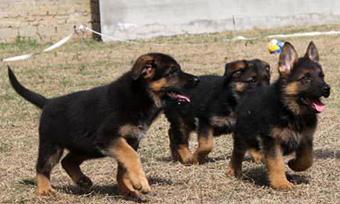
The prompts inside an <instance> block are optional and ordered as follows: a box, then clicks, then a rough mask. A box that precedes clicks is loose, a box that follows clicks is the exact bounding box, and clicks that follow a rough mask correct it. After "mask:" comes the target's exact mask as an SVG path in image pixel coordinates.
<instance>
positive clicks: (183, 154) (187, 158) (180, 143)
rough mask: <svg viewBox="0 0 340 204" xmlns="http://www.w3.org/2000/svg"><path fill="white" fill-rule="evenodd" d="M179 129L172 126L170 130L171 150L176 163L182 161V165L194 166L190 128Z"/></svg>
mask: <svg viewBox="0 0 340 204" xmlns="http://www.w3.org/2000/svg"><path fill="white" fill-rule="evenodd" d="M182 126H183V127H181V128H180V127H177V126H173V125H171V127H170V129H169V139H170V150H171V155H172V158H173V160H174V161H180V162H181V163H182V164H185V165H190V164H192V154H191V152H190V149H189V135H190V131H189V130H188V128H186V127H184V124H182Z"/></svg>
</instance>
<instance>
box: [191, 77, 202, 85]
mask: <svg viewBox="0 0 340 204" xmlns="http://www.w3.org/2000/svg"><path fill="white" fill-rule="evenodd" d="M192 82H193V84H194V86H196V85H197V84H198V83H199V82H200V79H199V78H198V77H194V78H193V79H192Z"/></svg>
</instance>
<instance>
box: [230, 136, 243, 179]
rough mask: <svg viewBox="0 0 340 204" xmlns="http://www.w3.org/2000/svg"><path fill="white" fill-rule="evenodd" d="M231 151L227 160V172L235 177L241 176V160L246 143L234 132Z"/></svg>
mask: <svg viewBox="0 0 340 204" xmlns="http://www.w3.org/2000/svg"><path fill="white" fill-rule="evenodd" d="M233 138H234V144H233V151H232V155H231V160H230V162H229V166H228V170H227V174H228V176H235V177H237V178H239V177H241V176H242V162H243V159H244V156H245V154H246V151H247V148H246V145H245V144H244V143H243V142H242V141H241V140H240V139H239V138H238V137H237V136H236V135H235V134H234V135H233Z"/></svg>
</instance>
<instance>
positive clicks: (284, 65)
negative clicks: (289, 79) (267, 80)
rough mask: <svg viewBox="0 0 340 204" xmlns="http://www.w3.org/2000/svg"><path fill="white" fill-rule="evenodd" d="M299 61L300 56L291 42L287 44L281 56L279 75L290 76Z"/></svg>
mask: <svg viewBox="0 0 340 204" xmlns="http://www.w3.org/2000/svg"><path fill="white" fill-rule="evenodd" d="M297 60H298V54H297V52H296V50H295V48H294V46H293V45H292V44H290V43H289V42H285V44H284V46H283V48H282V52H281V54H280V56H279V73H280V74H281V75H288V74H289V73H290V71H291V70H292V69H293V66H294V63H295V62H296V61H297Z"/></svg>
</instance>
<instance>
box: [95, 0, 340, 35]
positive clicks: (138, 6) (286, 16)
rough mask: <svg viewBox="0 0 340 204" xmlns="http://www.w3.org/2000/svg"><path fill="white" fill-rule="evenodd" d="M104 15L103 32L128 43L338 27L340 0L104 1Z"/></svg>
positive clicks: (339, 21)
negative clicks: (170, 37)
mask: <svg viewBox="0 0 340 204" xmlns="http://www.w3.org/2000/svg"><path fill="white" fill-rule="evenodd" d="M100 13H101V30H102V32H103V33H105V34H109V35H112V36H115V37H116V38H117V39H120V40H124V39H136V38H148V37H154V36H161V35H163V36H164V35H175V34H183V33H206V32H220V31H226V30H234V29H235V30H242V29H249V28H253V27H259V28H271V27H277V26H287V25H306V24H325V23H340V0H322V1H320V0H100ZM103 40H104V41H108V40H110V39H109V38H105V37H104V38H103Z"/></svg>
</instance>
